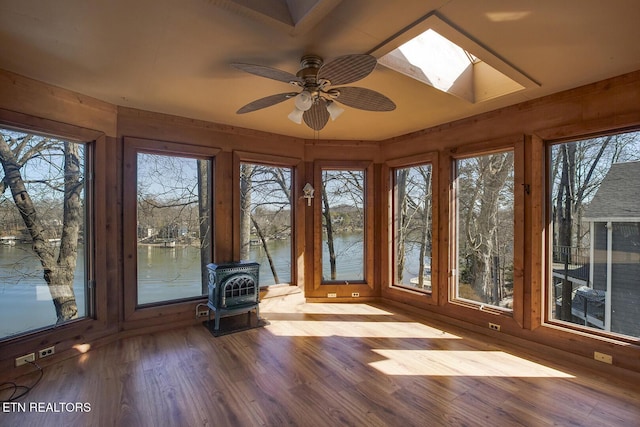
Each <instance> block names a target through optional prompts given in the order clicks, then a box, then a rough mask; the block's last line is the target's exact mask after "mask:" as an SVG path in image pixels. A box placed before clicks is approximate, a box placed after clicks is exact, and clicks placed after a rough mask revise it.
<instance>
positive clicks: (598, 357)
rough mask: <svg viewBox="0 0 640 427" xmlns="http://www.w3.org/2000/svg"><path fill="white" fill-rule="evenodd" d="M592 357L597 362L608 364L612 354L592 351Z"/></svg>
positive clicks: (610, 361) (611, 361)
mask: <svg viewBox="0 0 640 427" xmlns="http://www.w3.org/2000/svg"><path fill="white" fill-rule="evenodd" d="M593 358H594V359H596V360H597V361H598V362H604V363H608V364H609V365H611V364H612V363H613V356H611V355H610V354H606V353H600V352H599V351H594V352H593Z"/></svg>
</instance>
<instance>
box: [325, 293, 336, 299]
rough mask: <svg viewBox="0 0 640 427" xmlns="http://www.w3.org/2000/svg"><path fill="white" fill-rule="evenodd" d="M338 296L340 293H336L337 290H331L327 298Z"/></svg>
mask: <svg viewBox="0 0 640 427" xmlns="http://www.w3.org/2000/svg"><path fill="white" fill-rule="evenodd" d="M337 297H338V294H336V293H335V292H329V293H328V294H327V298H337Z"/></svg>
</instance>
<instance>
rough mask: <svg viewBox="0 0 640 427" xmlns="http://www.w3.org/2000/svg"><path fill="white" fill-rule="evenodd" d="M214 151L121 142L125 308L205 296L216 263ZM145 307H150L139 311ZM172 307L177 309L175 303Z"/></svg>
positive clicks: (133, 311)
mask: <svg viewBox="0 0 640 427" xmlns="http://www.w3.org/2000/svg"><path fill="white" fill-rule="evenodd" d="M217 152H218V150H217V149H211V148H208V147H199V146H193V145H187V144H175V143H169V142H160V141H152V140H144V139H138V138H129V137H126V138H124V159H125V160H124V189H125V191H124V211H125V216H124V221H123V227H124V260H125V262H124V275H125V290H124V308H125V316H126V317H127V319H140V318H145V317H147V316H152V315H154V314H153V313H154V312H153V311H152V310H146V308H149V307H150V306H154V305H160V304H167V303H177V302H180V301H186V300H190V299H197V298H202V297H203V296H204V295H206V294H207V291H208V289H207V285H208V280H207V279H208V274H207V268H206V266H207V264H209V263H211V262H212V254H213V247H212V246H213V243H212V242H213V231H212V224H213V218H212V215H213V213H212V197H213V194H212V188H213V185H212V184H213V161H214V156H215V154H216V153H217ZM139 308H145V310H138V309H139ZM172 309H173V310H180V306H179V305H176V306H175V308H172Z"/></svg>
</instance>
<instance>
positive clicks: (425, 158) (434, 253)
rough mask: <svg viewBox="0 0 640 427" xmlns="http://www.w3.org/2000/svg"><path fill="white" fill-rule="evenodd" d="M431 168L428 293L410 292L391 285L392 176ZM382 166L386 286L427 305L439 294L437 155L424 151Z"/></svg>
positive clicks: (393, 258) (393, 271) (393, 250)
mask: <svg viewBox="0 0 640 427" xmlns="http://www.w3.org/2000/svg"><path fill="white" fill-rule="evenodd" d="M424 165H430V166H431V194H432V200H431V218H432V220H431V236H432V242H431V291H424V290H420V289H413V288H411V287H407V286H403V285H398V284H397V283H395V278H396V265H395V264H396V256H397V254H396V239H395V231H396V230H395V229H396V226H395V224H396V218H395V215H396V201H397V194H396V177H395V173H396V170H397V169H402V168H409V167H414V166H424ZM385 166H386V168H387V169H388V171H389V173H388V177H389V178H388V182H389V188H388V221H387V230H388V235H389V238H388V241H389V242H390V248H389V251H388V260H387V263H386V266H387V267H386V268H387V273H386V274H385V276H386V277H387V283H388V287H389V288H391V289H393V290H398V291H400V292H403V293H409V294H414V295H417V296H419V297H421V298H425V299H426V301H428V302H429V303H434V302H436V301H438V294H439V283H440V280H439V272H440V268H439V259H440V257H439V252H440V251H439V240H440V239H439V233H438V231H439V212H440V197H441V196H440V195H441V193H442V192H441V191H440V187H439V167H438V153H437V152H428V153H422V154H418V155H414V156H409V157H401V158H396V159H391V160H388V161H386V162H385Z"/></svg>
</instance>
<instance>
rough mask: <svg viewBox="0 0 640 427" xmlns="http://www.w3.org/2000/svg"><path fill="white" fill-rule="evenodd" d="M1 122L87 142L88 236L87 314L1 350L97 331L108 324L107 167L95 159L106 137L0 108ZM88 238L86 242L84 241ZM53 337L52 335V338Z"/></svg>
mask: <svg viewBox="0 0 640 427" xmlns="http://www.w3.org/2000/svg"><path fill="white" fill-rule="evenodd" d="M0 126H2V127H5V128H7V129H15V130H16V131H19V132H27V133H36V134H41V135H46V136H51V137H55V138H59V139H62V140H65V141H69V142H75V143H80V144H83V145H85V146H86V155H85V180H86V182H85V205H86V206H85V209H84V216H85V224H84V227H85V230H89V233H87V234H89V235H90V236H91V237H90V238H89V239H85V253H86V255H85V257H86V263H87V265H85V276H86V283H85V287H86V291H87V295H86V296H85V298H86V300H87V301H86V303H87V307H86V316H85V317H83V318H81V319H76V320H71V321H68V322H65V323H64V324H62V325H55V324H54V325H50V326H46V327H43V328H39V329H36V330H32V331H25V332H24V333H21V334H19V335H15V336H11V337H7V338H6V339H2V340H0V350H2V349H3V348H4V347H5V346H8V347H7V348H14V347H17V348H25V349H26V348H34V347H35V346H39V345H41V338H40V337H42V336H43V335H46V336H48V337H55V340H57V341H63V340H67V339H71V338H73V337H75V336H78V335H83V334H86V333H88V332H89V331H93V332H98V333H99V331H103V330H105V329H106V328H107V327H108V326H109V323H110V322H109V320H110V319H109V317H110V316H109V307H108V306H107V296H108V288H109V283H108V281H107V277H108V274H107V256H108V255H107V253H106V250H105V248H106V247H107V244H106V243H107V241H108V238H107V232H106V222H107V220H106V216H107V215H108V214H107V213H106V212H107V204H106V200H105V197H104V195H105V192H106V187H107V185H106V182H107V175H108V171H107V168H106V167H105V165H104V164H103V162H96V159H98V158H103V157H104V156H106V154H105V153H106V150H107V138H106V135H105V134H104V132H101V131H97V130H93V129H87V128H83V127H79V126H75V125H71V124H66V123H60V122H57V121H52V120H48V119H42V118H36V117H33V116H29V115H26V114H23V113H18V112H14V111H9V110H5V109H0ZM87 240H88V242H89V243H87ZM51 339H53V338H51Z"/></svg>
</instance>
